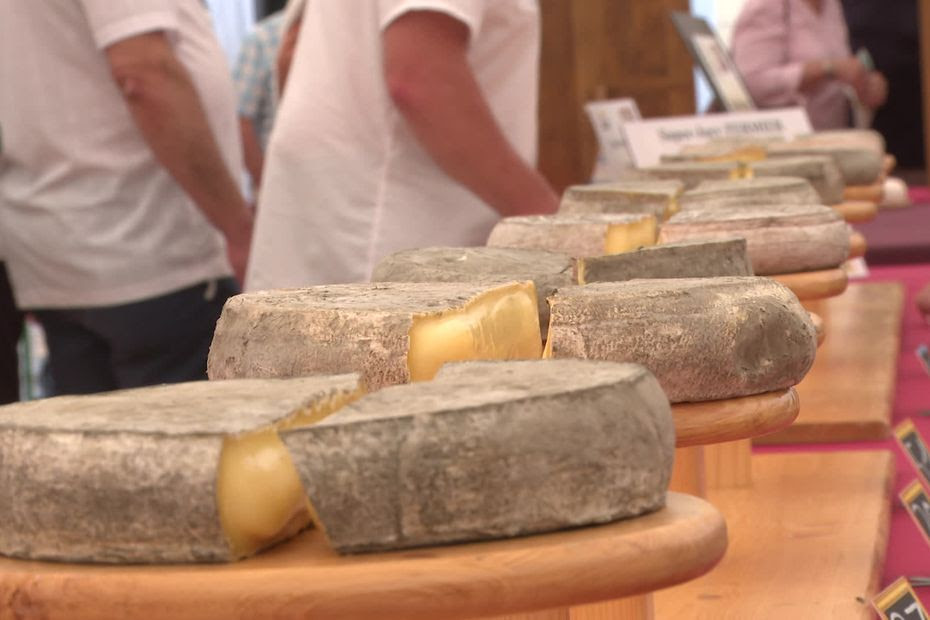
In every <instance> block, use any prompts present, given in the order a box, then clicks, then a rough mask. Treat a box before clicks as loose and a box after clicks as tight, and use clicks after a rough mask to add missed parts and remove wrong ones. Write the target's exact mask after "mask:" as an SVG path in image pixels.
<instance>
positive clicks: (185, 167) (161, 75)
mask: <svg viewBox="0 0 930 620" xmlns="http://www.w3.org/2000/svg"><path fill="white" fill-rule="evenodd" d="M106 56H107V60H108V61H109V64H110V69H111V71H112V74H113V78H114V79H115V80H116V83H117V84H118V86H119V88H120V91H121V92H122V93H123V97H124V98H125V100H126V103H127V105H128V106H129V110H130V112H131V113H132V116H133V119H134V120H135V122H136V125H137V126H138V127H139V130H140V131H141V132H142V136H143V137H144V138H145V141H146V142H147V143H148V145H149V147H150V148H151V149H152V152H153V153H154V154H155V158H156V159H157V160H158V161H159V163H161V165H162V166H164V167H165V168H166V169H167V170H168V172H169V173H170V174H171V176H172V177H173V178H174V179H175V181H177V183H178V184H179V185H180V186H181V187H182V188H183V189H184V191H185V192H186V193H187V194H188V195H189V196H190V198H191V200H193V202H194V203H195V204H196V205H197V207H199V208H200V210H201V211H202V212H203V214H204V215H205V216H206V218H207V219H208V220H209V221H210V223H211V224H213V226H215V227H216V228H217V229H218V230H219V231H220V232H222V233H223V235H224V236H225V237H226V243H227V247H228V253H229V258H230V262H231V263H232V265H233V269H234V270H235V272H236V275H237V276H240V277H241V275H242V274H243V273H244V270H245V264H246V260H247V258H248V248H249V243H250V239H251V234H252V214H251V209H250V208H249V205H248V204H246V201H245V199H244V198H243V196H242V193H241V192H240V190H239V186H238V184H237V183H236V181H235V179H234V178H233V175H232V174H231V173H230V171H229V170H228V169H227V167H226V164H225V162H224V161H223V158H222V155H221V154H220V150H219V147H218V146H217V144H216V140H215V139H214V137H213V133H212V131H211V129H210V126H209V124H208V122H207V116H206V113H205V112H204V110H203V106H202V105H201V102H200V97H199V96H198V94H197V91H196V89H195V87H194V84H193V82H192V81H191V77H190V75H189V74H188V73H187V70H186V69H185V68H184V66H183V65H182V64H181V63H180V62H179V61H178V59H177V58H176V57H175V55H174V52H173V50H172V49H171V46H170V44H169V43H168V40H167V38H166V37H165V35H164V34H163V33H160V32H153V33H147V34H142V35H139V36H135V37H130V38H128V39H123V40H121V41H118V42H116V43H114V44H113V45H111V46H109V47H107V48H106Z"/></svg>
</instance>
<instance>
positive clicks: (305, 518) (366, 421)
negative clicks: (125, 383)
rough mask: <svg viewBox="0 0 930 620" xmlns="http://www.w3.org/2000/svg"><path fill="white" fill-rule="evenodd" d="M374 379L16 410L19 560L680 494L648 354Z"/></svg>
mask: <svg viewBox="0 0 930 620" xmlns="http://www.w3.org/2000/svg"><path fill="white" fill-rule="evenodd" d="M362 392H363V389H362V387H361V386H360V384H359V381H358V377H357V376H356V375H347V376H336V377H310V378H299V379H285V380H230V381H211V382H206V381H201V382H196V383H188V384H179V385H170V386H160V387H154V388H142V389H137V390H127V391H123V392H113V393H109V394H100V395H92V396H80V397H60V398H51V399H46V400H43V401H33V402H29V403H21V404H16V405H10V406H7V407H2V408H0V482H2V485H0V499H2V501H0V553H2V554H5V555H10V556H14V557H20V558H26V559H42V560H57V561H69V562H106V563H163V562H170V563H179V562H221V561H231V560H235V559H238V558H241V557H244V556H248V555H251V554H252V553H255V552H257V551H259V550H261V549H263V548H265V547H267V546H269V545H272V544H275V543H277V542H279V541H282V540H285V539H287V538H289V537H291V536H293V535H294V534H296V533H297V532H299V531H300V530H301V529H303V528H304V527H306V526H308V525H309V524H310V522H311V520H313V521H315V522H316V524H317V525H319V526H320V527H322V529H323V530H324V532H325V534H326V536H327V538H328V540H329V541H330V542H331V543H332V545H333V546H334V547H335V548H336V549H338V550H340V551H343V552H350V551H367V550H375V549H399V548H408V547H417V546H423V545H431V544H440V543H447V542H459V541H470V540H484V539H489V538H498V537H503V536H515V535H521V534H532V533H538V532H546V531H551V530H554V529H559V528H564V527H576V526H582V525H588V524H596V523H604V522H607V521H611V520H614V519H619V518H626V517H631V516H636V515H639V514H643V513H645V512H649V511H653V510H657V509H659V508H661V507H662V506H663V504H664V501H665V491H666V488H667V485H668V480H669V476H670V473H671V465H672V453H673V449H674V443H675V439H674V427H673V422H672V417H671V410H670V408H669V403H668V399H667V398H666V397H665V395H664V394H663V393H662V390H661V389H660V387H659V385H658V383H657V381H656V379H655V378H654V377H653V376H652V375H651V374H650V373H649V372H648V371H647V370H645V369H644V368H642V367H640V366H635V365H631V364H613V363H603V362H601V363H598V362H587V361H581V360H561V361H552V362H544V361H541V360H536V361H533V362H511V363H504V362H501V363H464V364H458V365H454V366H452V367H449V368H445V369H443V371H442V372H441V373H440V375H439V376H438V377H437V378H436V379H435V380H434V381H430V382H425V383H417V384H408V385H402V386H396V387H392V388H385V389H384V390H381V391H380V392H377V393H374V394H370V395H364V396H363V394H362ZM567 411H570V412H571V415H566V412H567Z"/></svg>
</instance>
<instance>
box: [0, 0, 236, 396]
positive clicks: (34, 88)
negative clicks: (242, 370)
mask: <svg viewBox="0 0 930 620" xmlns="http://www.w3.org/2000/svg"><path fill="white" fill-rule="evenodd" d="M0 85H2V86H0V124H2V127H3V142H4V146H3V148H4V151H3V154H2V156H0V235H2V239H0V247H2V248H3V250H4V255H3V258H4V259H5V260H6V261H7V266H8V269H9V273H10V279H11V282H12V287H13V291H14V295H15V297H16V301H17V304H18V306H19V307H21V308H24V309H27V310H29V311H31V312H32V313H33V314H34V315H35V316H36V317H37V318H38V319H39V320H40V322H41V323H42V326H43V328H44V330H45V333H46V338H47V340H48V346H49V364H50V369H51V375H52V379H53V381H54V384H55V388H56V391H57V393H83V392H96V391H105V390H109V389H115V388H122V387H132V386H137V385H147V384H153V383H163V382H174V381H184V380H189V379H198V378H205V368H206V353H207V350H208V348H209V344H210V340H211V338H212V333H213V329H214V326H215V321H216V318H217V317H218V315H219V312H220V310H221V308H222V305H223V302H224V300H225V299H226V298H227V297H228V296H229V295H230V294H233V293H235V292H236V291H237V284H236V282H235V280H234V279H233V278H232V277H231V276H232V274H233V272H234V270H235V271H237V272H239V273H241V272H242V270H243V268H244V265H245V262H246V260H247V254H248V246H249V242H250V237H251V227H252V215H251V209H250V207H249V205H248V204H247V203H246V202H245V200H244V198H243V196H242V193H241V190H240V187H239V184H238V182H237V181H236V179H235V176H236V175H238V174H239V171H240V170H241V169H242V162H241V149H240V144H239V137H238V133H237V119H236V108H235V96H234V93H233V87H232V80H231V78H230V75H229V68H228V65H227V63H226V60H225V58H224V56H223V52H222V50H221V49H220V47H219V45H218V44H217V42H216V39H215V36H214V34H213V31H212V28H211V23H210V17H209V14H208V13H207V10H206V9H205V7H204V6H203V4H202V3H201V2H200V0H134V1H133V2H114V1H112V0H61V1H56V2H22V0H0ZM233 171H234V172H233Z"/></svg>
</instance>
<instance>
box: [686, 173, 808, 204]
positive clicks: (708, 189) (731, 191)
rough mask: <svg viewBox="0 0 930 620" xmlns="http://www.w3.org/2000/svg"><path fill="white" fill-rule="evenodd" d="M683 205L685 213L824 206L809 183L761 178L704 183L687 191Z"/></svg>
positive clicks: (793, 179) (786, 179)
mask: <svg viewBox="0 0 930 620" xmlns="http://www.w3.org/2000/svg"><path fill="white" fill-rule="evenodd" d="M679 203H680V204H681V208H682V209H683V210H688V209H712V208H725V209H730V208H734V207H742V206H745V205H762V204H798V205H810V204H819V203H820V194H818V193H817V190H815V189H814V186H813V185H811V184H810V182H809V181H807V179H802V178H799V177H760V178H752V179H737V180H734V181H704V182H703V183H700V184H699V185H698V186H697V187H695V188H694V189H691V190H689V191H687V192H686V193H685V194H684V195H683V196H682V197H681V198H680V199H679Z"/></svg>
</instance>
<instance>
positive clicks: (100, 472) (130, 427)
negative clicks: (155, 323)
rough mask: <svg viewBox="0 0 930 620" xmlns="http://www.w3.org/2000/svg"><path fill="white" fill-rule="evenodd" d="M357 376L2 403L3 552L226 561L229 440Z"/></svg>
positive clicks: (345, 388) (77, 558)
mask: <svg viewBox="0 0 930 620" xmlns="http://www.w3.org/2000/svg"><path fill="white" fill-rule="evenodd" d="M357 387H358V376H357V375H343V376H335V377H312V378H304V379H294V380H288V381H267V380H242V381H223V382H208V381H198V382H194V383H181V384H175V385H165V386H158V387H151V388H139V389H132V390H124V391H117V392H110V393H106V394H94V395H88V396H61V397H56V398H49V399H44V400H37V401H30V402H25V403H18V404H13V405H7V406H5V407H0V553H2V554H4V555H8V556H13V557H19V558H28V559H39V560H55V561H63V562H105V563H176V562H225V561H232V560H235V559H236V558H235V557H234V556H233V554H232V552H231V550H230V548H229V544H228V542H227V539H226V538H225V535H224V534H223V531H222V528H221V526H220V519H219V513H218V510H217V505H216V497H217V493H216V481H217V470H218V466H219V463H220V454H221V451H222V447H223V440H224V438H225V437H227V436H235V435H240V434H243V433H247V432H249V431H253V430H257V429H260V428H265V427H268V426H271V425H273V424H275V423H276V422H279V421H281V420H284V419H286V418H288V417H290V416H291V415H293V414H295V413H297V412H298V411H300V410H302V409H305V408H309V407H311V406H313V405H314V404H316V403H319V402H321V401H323V400H326V399H328V398H330V397H333V396H336V395H339V394H346V393H351V392H353V391H355V390H356V389H357Z"/></svg>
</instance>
